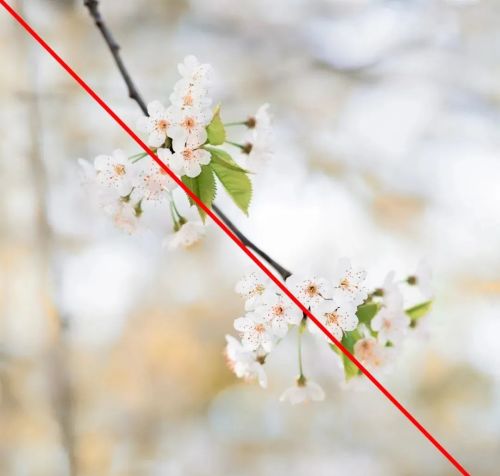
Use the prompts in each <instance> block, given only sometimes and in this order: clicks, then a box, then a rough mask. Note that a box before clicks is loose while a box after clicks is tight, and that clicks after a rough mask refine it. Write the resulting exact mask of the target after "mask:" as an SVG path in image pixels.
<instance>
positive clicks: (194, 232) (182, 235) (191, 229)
mask: <svg viewBox="0 0 500 476" xmlns="http://www.w3.org/2000/svg"><path fill="white" fill-rule="evenodd" d="M205 233H206V231H205V226H204V225H203V223H201V222H200V221H188V222H187V223H184V224H183V225H182V226H181V227H180V229H179V230H178V231H176V232H175V233H174V234H173V236H171V237H170V238H168V239H167V240H166V241H165V242H164V245H165V246H167V247H168V248H170V249H176V248H184V249H187V248H190V247H192V246H194V245H195V244H196V243H198V242H199V241H200V240H201V239H202V238H203V237H204V236H205Z"/></svg>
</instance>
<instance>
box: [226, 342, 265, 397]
mask: <svg viewBox="0 0 500 476" xmlns="http://www.w3.org/2000/svg"><path fill="white" fill-rule="evenodd" d="M226 342H227V345H226V348H225V351H224V355H225V357H226V362H227V365H228V367H229V368H230V369H231V370H232V371H233V372H234V373H235V374H236V376H237V377H239V378H243V379H245V380H247V381H252V380H254V379H257V380H258V382H259V385H260V386H261V387H262V388H266V387H267V375H266V372H265V370H264V366H263V363H264V360H265V357H264V354H262V355H260V356H259V354H257V352H253V351H249V350H247V349H246V348H245V347H244V346H243V345H242V344H241V343H240V342H239V341H238V340H237V339H235V338H234V337H233V336H230V335H227V336H226Z"/></svg>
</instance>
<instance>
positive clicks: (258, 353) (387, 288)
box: [225, 259, 431, 403]
mask: <svg viewBox="0 0 500 476" xmlns="http://www.w3.org/2000/svg"><path fill="white" fill-rule="evenodd" d="M365 279H366V272H365V271H363V270H360V269H356V268H353V267H352V266H351V263H350V262H349V260H346V259H341V260H339V261H338V263H337V265H336V267H335V271H334V273H333V274H332V277H331V279H326V278H324V277H318V276H309V277H306V276H298V275H292V276H290V277H289V278H288V279H287V280H286V285H287V287H288V289H289V290H290V291H291V292H292V293H293V294H294V295H295V296H296V297H297V298H298V299H299V300H300V301H301V302H302V304H303V305H304V306H305V307H307V308H308V309H309V310H310V311H311V313H312V314H313V315H314V316H315V317H316V318H317V319H318V320H319V321H320V322H321V324H322V325H323V326H324V327H325V328H326V329H327V330H328V331H329V332H330V333H331V334H332V335H333V336H334V337H335V338H336V339H337V340H338V341H340V342H342V344H343V345H344V346H345V347H346V348H347V349H348V350H349V351H350V352H351V353H352V354H354V356H355V357H356V358H357V359H358V360H359V361H360V362H361V363H362V365H363V366H364V367H366V368H367V369H369V370H370V371H373V370H375V371H378V370H381V369H386V368H387V367H388V365H389V364H390V363H391V362H392V360H393V359H394V356H395V352H396V351H398V350H399V349H400V348H401V345H402V343H403V341H404V339H405V338H406V337H407V336H408V334H409V332H410V330H411V329H413V328H415V327H416V326H417V324H418V322H419V320H420V319H421V318H422V317H423V316H424V315H425V314H427V313H428V311H429V310H430V305H431V301H430V299H431V295H430V294H429V292H430V271H429V269H428V267H427V266H426V265H425V264H421V265H419V267H418V268H417V272H416V273H415V275H413V276H410V277H409V278H407V279H406V280H404V281H402V282H397V281H395V279H394V272H390V273H389V274H388V275H387V277H386V279H385V281H384V283H383V286H382V287H381V288H377V289H375V290H374V291H372V292H369V290H368V288H367V287H366V285H365ZM415 285H418V286H419V288H420V289H421V291H422V295H423V297H424V298H425V299H426V301H424V302H423V303H421V304H418V305H417V306H413V307H411V308H405V307H404V297H403V290H402V287H403V286H415ZM236 292H237V293H238V294H239V295H241V296H242V297H243V299H244V300H245V311H246V312H245V315H244V316H243V317H239V318H237V319H236V320H235V321H234V328H235V330H236V331H238V333H239V336H240V340H237V339H235V338H234V337H232V336H226V340H227V346H226V352H225V354H226V359H227V362H228V364H229V367H230V368H231V369H232V370H234V372H235V374H236V376H237V377H240V378H245V379H246V380H252V379H255V378H257V379H258V381H259V383H260V385H261V386H262V387H265V386H266V385H267V378H266V373H265V371H264V364H265V363H266V362H267V357H268V355H269V354H270V352H271V351H272V350H273V348H274V347H275V346H276V345H278V344H279V342H280V341H281V340H282V339H283V338H284V337H285V336H286V335H287V333H288V332H289V331H290V330H291V329H292V328H294V327H295V328H297V332H298V334H299V341H298V342H299V344H298V345H299V349H298V355H299V375H298V377H297V381H296V385H294V386H293V387H291V388H289V389H287V390H286V391H285V392H284V393H283V395H282V396H281V400H287V401H289V402H291V403H299V402H304V401H309V400H322V399H323V398H324V392H323V390H322V389H321V387H320V386H319V385H318V384H317V383H315V382H311V381H309V380H308V379H307V378H306V377H305V374H304V370H303V368H302V352H301V335H302V333H304V332H305V331H308V332H310V333H311V334H314V335H317V336H319V337H321V339H323V340H327V341H328V342H330V339H329V337H328V336H326V334H324V333H323V332H322V331H321V330H320V329H319V327H318V326H317V325H316V324H315V323H314V322H312V320H310V319H308V318H307V316H306V315H305V314H303V313H302V312H301V311H300V310H299V308H298V307H297V306H296V305H295V304H294V303H292V302H291V301H290V300H289V298H288V297H286V296H285V295H283V294H282V292H281V291H280V290H279V288H278V287H277V286H276V285H275V284H274V283H273V282H272V281H271V280H269V279H268V278H267V277H266V276H264V275H258V274H256V273H252V274H250V275H248V276H246V277H244V278H243V279H242V280H241V281H239V282H238V283H237V285H236ZM330 345H331V347H332V349H333V350H335V351H336V352H337V353H338V354H339V356H340V360H341V362H342V365H343V367H344V372H345V376H346V379H347V380H349V379H351V378H353V377H359V376H361V375H362V374H361V372H360V371H359V369H358V368H357V366H355V365H354V364H353V363H352V362H351V361H350V360H349V359H348V358H347V357H346V356H344V355H343V354H342V352H340V351H339V350H338V349H337V347H336V346H334V345H333V344H331V343H330Z"/></svg>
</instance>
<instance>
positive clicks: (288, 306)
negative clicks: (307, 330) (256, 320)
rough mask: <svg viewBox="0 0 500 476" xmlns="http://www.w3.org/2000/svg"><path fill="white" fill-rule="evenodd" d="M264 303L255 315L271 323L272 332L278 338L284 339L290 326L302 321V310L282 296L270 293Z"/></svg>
mask: <svg viewBox="0 0 500 476" xmlns="http://www.w3.org/2000/svg"><path fill="white" fill-rule="evenodd" d="M263 301H264V303H263V304H261V305H260V306H258V307H257V308H256V310H255V313H256V314H258V315H260V316H262V317H263V318H264V319H265V320H266V321H270V322H271V326H272V331H273V333H274V334H275V335H276V336H277V337H284V336H285V335H286V333H287V332H288V326H289V325H298V324H299V323H300V321H301V320H302V312H301V310H300V309H299V308H298V307H297V306H296V305H295V304H294V303H292V302H291V301H290V299H288V298H287V297H285V296H283V295H282V294H278V293H268V294H267V295H266V296H265V297H264V299H263Z"/></svg>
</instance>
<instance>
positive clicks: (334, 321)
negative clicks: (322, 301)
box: [325, 312, 339, 326]
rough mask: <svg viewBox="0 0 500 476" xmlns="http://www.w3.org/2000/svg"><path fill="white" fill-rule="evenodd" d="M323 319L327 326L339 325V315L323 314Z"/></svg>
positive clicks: (335, 313) (334, 313) (332, 313)
mask: <svg viewBox="0 0 500 476" xmlns="http://www.w3.org/2000/svg"><path fill="white" fill-rule="evenodd" d="M325 319H326V324H327V325H328V326H333V325H338V324H339V315H338V314H337V312H327V313H326V314H325Z"/></svg>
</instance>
